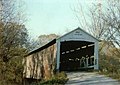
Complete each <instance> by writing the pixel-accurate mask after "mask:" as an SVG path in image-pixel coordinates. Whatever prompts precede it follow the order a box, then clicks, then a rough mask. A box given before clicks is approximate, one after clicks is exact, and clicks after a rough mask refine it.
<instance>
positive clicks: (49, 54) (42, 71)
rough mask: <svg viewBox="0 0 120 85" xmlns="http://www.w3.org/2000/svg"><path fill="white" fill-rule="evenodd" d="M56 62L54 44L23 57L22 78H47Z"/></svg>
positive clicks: (52, 72) (51, 73) (52, 73)
mask: <svg viewBox="0 0 120 85" xmlns="http://www.w3.org/2000/svg"><path fill="white" fill-rule="evenodd" d="M55 63H56V44H53V45H51V46H49V47H48V48H45V49H43V50H41V51H38V52H35V53H33V54H31V55H28V56H27V57H25V58H24V60H23V64H24V71H23V77H24V78H33V79H43V78H45V79H49V78H50V77H51V76H53V75H54V70H55Z"/></svg>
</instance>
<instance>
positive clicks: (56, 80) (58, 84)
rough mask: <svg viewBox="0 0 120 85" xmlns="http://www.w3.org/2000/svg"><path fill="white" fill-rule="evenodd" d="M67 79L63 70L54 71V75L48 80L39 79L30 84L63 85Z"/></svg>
mask: <svg viewBox="0 0 120 85" xmlns="http://www.w3.org/2000/svg"><path fill="white" fill-rule="evenodd" d="M67 81H68V78H67V75H66V73H65V72H60V73H56V74H55V75H54V77H51V78H50V79H48V80H41V81H40V82H37V83H35V82H34V83H32V84H31V85H64V84H65V83H66V82H67Z"/></svg>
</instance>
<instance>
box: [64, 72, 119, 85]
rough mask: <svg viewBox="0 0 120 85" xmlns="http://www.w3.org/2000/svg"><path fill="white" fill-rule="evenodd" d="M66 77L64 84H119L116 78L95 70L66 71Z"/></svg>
mask: <svg viewBox="0 0 120 85" xmlns="http://www.w3.org/2000/svg"><path fill="white" fill-rule="evenodd" d="M67 77H68V78H69V80H68V82H67V83H66V84H65V85H120V82H118V81H117V80H115V79H112V78H110V77H106V76H104V75H100V74H97V73H96V72H68V73H67Z"/></svg>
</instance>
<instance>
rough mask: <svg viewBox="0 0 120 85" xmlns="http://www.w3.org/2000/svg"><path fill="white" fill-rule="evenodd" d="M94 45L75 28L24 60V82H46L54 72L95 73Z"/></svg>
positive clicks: (80, 30)
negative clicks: (79, 71) (44, 79)
mask: <svg viewBox="0 0 120 85" xmlns="http://www.w3.org/2000/svg"><path fill="white" fill-rule="evenodd" d="M98 42H99V40H98V39H96V38H95V37H93V36H91V35H90V34H88V33H87V32H85V31H84V30H82V29H81V28H79V27H78V28H77V29H75V30H73V31H71V32H69V33H67V34H65V35H63V36H61V37H59V38H57V39H54V40H52V41H51V42H49V43H47V44H46V45H44V46H42V47H40V48H38V49H36V50H34V51H32V52H30V53H29V54H28V55H27V56H26V57H24V60H23V64H24V72H23V77H24V78H33V79H41V78H46V79H47V78H50V77H51V76H52V75H54V72H55V71H71V70H78V69H95V70H98Z"/></svg>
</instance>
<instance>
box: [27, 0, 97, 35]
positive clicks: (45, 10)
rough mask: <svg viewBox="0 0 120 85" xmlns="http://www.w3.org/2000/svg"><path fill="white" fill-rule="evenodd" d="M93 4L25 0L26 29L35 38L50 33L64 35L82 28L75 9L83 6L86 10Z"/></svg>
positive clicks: (87, 0)
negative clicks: (79, 27)
mask: <svg viewBox="0 0 120 85" xmlns="http://www.w3.org/2000/svg"><path fill="white" fill-rule="evenodd" d="M96 1H97V0H96ZM98 1H99V0H98ZM93 2H94V0H25V4H26V7H27V8H26V12H27V18H28V21H27V23H26V28H27V29H28V31H29V32H30V34H31V35H32V36H33V37H37V36H39V35H42V34H50V33H56V34H64V33H65V32H66V31H68V30H73V29H75V28H77V27H78V26H80V24H79V22H78V19H77V18H76V14H75V12H74V11H73V9H74V8H76V9H77V8H78V6H79V4H82V7H83V8H84V10H86V9H87V8H88V6H91V3H93Z"/></svg>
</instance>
